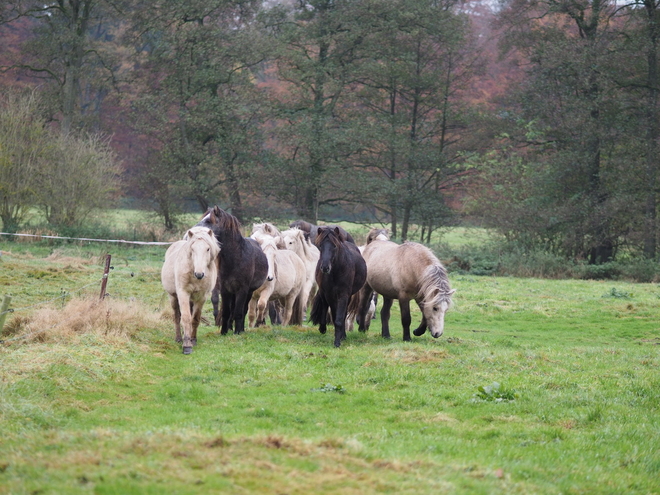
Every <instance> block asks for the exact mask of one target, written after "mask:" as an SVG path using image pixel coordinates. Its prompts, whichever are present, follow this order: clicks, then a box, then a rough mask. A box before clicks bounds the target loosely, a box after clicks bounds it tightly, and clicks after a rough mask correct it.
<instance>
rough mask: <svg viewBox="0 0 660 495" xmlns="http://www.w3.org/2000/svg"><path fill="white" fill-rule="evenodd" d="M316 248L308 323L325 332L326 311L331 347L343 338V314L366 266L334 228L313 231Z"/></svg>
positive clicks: (360, 281) (344, 320) (363, 280)
mask: <svg viewBox="0 0 660 495" xmlns="http://www.w3.org/2000/svg"><path fill="white" fill-rule="evenodd" d="M317 229H318V230H317V236H316V246H317V247H318V248H319V252H320V257H319V262H318V265H317V267H316V283H317V284H318V286H319V290H318V292H317V293H316V296H314V301H313V303H312V311H311V314H310V319H311V321H312V323H314V324H318V325H319V331H320V332H321V333H322V334H324V333H325V332H326V326H327V319H328V308H329V309H330V312H331V315H332V320H333V323H334V327H335V347H339V346H341V341H342V340H344V339H345V338H346V314H347V308H348V303H349V300H350V299H351V296H352V295H353V294H355V293H356V292H358V291H359V290H360V288H361V287H362V286H363V285H364V283H365V281H366V279H367V264H366V263H365V261H364V259H363V258H362V255H361V254H360V250H359V249H358V247H357V246H356V245H355V243H353V242H350V241H348V240H347V238H346V236H345V235H344V234H343V233H342V231H341V230H340V229H339V228H338V227H334V228H330V227H317Z"/></svg>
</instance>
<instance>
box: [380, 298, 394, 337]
mask: <svg viewBox="0 0 660 495" xmlns="http://www.w3.org/2000/svg"><path fill="white" fill-rule="evenodd" d="M393 302H394V299H390V298H389V297H385V296H383V307H382V308H381V310H380V322H381V325H382V331H381V335H382V336H383V338H384V339H389V338H390V312H391V310H392V303H393Z"/></svg>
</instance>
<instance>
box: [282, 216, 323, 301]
mask: <svg viewBox="0 0 660 495" xmlns="http://www.w3.org/2000/svg"><path fill="white" fill-rule="evenodd" d="M282 240H283V241H284V246H285V247H286V248H287V249H288V250H290V251H293V252H294V253H296V254H297V255H298V256H299V257H300V259H301V260H303V263H305V270H306V273H307V277H306V279H305V288H304V289H303V290H304V292H303V294H304V296H303V297H304V300H303V308H304V310H305V311H306V310H307V303H308V301H311V300H312V298H313V297H314V294H316V291H317V289H318V287H317V285H316V265H317V264H318V262H319V257H320V256H321V253H320V252H319V248H317V247H316V246H315V245H314V244H312V243H311V242H310V240H309V238H307V237H306V236H305V232H304V231H302V230H300V229H299V228H297V227H294V228H292V229H289V230H285V231H284V232H282Z"/></svg>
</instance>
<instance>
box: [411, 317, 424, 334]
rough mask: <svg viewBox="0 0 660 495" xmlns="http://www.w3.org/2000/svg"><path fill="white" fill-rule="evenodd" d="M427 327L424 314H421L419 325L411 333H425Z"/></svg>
mask: <svg viewBox="0 0 660 495" xmlns="http://www.w3.org/2000/svg"><path fill="white" fill-rule="evenodd" d="M427 328H428V323H427V322H426V316H424V315H422V322H421V323H420V324H419V326H418V327H417V328H416V329H415V330H414V331H413V335H414V336H415V337H420V336H422V335H424V334H425V333H426V329H427Z"/></svg>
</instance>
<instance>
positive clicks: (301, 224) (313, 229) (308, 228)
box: [289, 220, 355, 244]
mask: <svg viewBox="0 0 660 495" xmlns="http://www.w3.org/2000/svg"><path fill="white" fill-rule="evenodd" d="M289 227H291V228H294V227H297V228H299V229H300V230H302V231H303V232H307V234H308V235H309V241H310V242H311V243H312V244H314V243H316V236H317V235H318V229H319V228H321V227H318V226H317V225H314V224H313V223H309V222H305V221H304V220H295V221H293V222H291V223H290V224H289ZM328 227H331V228H335V227H336V228H338V229H339V231H340V232H341V233H342V235H343V236H344V237H345V238H346V240H347V241H348V242H352V243H353V244H355V240H353V236H351V234H349V233H348V232H347V231H346V230H344V228H343V227H340V226H339V225H328Z"/></svg>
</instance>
